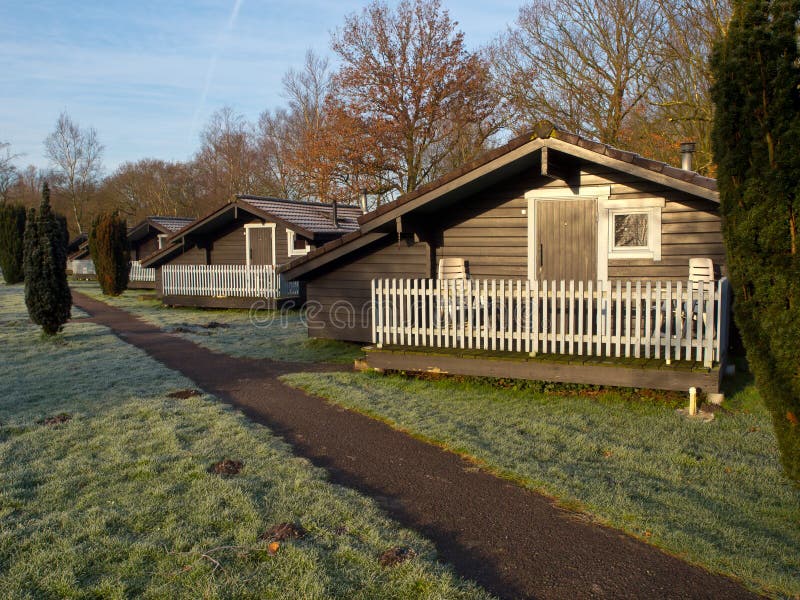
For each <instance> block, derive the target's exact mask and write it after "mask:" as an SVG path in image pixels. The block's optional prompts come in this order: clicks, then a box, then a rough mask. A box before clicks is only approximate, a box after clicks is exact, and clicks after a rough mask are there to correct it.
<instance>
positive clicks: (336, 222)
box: [331, 200, 339, 227]
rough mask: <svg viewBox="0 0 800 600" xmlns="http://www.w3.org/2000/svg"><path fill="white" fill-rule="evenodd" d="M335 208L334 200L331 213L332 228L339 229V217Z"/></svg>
mask: <svg viewBox="0 0 800 600" xmlns="http://www.w3.org/2000/svg"><path fill="white" fill-rule="evenodd" d="M337 208H338V207H337V205H336V200H334V201H333V210H332V211H331V214H332V216H333V226H334V227H339V215H338V210H337Z"/></svg>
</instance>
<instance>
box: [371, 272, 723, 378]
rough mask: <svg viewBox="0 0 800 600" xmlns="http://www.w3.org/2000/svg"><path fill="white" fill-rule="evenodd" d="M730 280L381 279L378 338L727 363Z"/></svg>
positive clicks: (375, 304)
mask: <svg viewBox="0 0 800 600" xmlns="http://www.w3.org/2000/svg"><path fill="white" fill-rule="evenodd" d="M729 295H730V290H729V283H728V280H727V279H725V278H723V279H721V280H720V281H717V282H700V283H690V282H686V281H683V282H682V281H678V282H673V281H663V282H662V281H656V282H649V281H648V282H639V281H637V282H634V283H632V282H630V281H628V282H621V281H614V282H609V281H588V282H583V281H578V282H575V281H566V282H565V281H519V280H474V279H466V280H449V281H437V280H432V279H373V280H372V311H373V313H372V314H373V318H372V320H373V343H375V344H377V345H378V347H381V346H383V345H403V346H421V347H432V348H463V349H476V350H499V351H512V352H526V353H529V354H537V353H542V354H567V355H577V356H584V355H585V356H604V357H616V358H622V357H635V358H654V359H662V360H666V361H668V362H669V361H671V360H692V361H702V362H703V364H704V365H705V366H711V365H712V364H713V363H714V362H721V360H722V358H724V352H725V349H726V347H727V337H728V327H729V320H730V314H729V313H730V301H729Z"/></svg>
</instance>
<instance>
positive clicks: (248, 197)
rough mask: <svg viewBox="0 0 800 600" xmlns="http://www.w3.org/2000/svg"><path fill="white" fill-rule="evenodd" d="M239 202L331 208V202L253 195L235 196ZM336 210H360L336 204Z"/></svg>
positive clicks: (352, 206)
mask: <svg viewBox="0 0 800 600" xmlns="http://www.w3.org/2000/svg"><path fill="white" fill-rule="evenodd" d="M236 197H237V198H239V199H240V200H244V201H247V200H264V201H267V202H281V203H283V204H295V205H304V206H311V207H320V208H330V207H331V206H333V204H332V203H331V202H319V201H315V200H291V199H289V198H276V197H274V196H257V195H255V194H236ZM336 205H337V207H338V208H360V206H359V205H358V204H341V203H339V202H337V204H336Z"/></svg>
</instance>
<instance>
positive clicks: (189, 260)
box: [167, 247, 206, 265]
mask: <svg viewBox="0 0 800 600" xmlns="http://www.w3.org/2000/svg"><path fill="white" fill-rule="evenodd" d="M167 264H170V265H204V264H206V251H205V250H203V249H201V248H197V247H192V248H189V249H188V250H187V251H186V252H183V253H181V254H179V255H178V256H176V257H175V258H173V259H172V260H171V261H169V263H167Z"/></svg>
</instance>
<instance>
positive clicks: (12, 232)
mask: <svg viewBox="0 0 800 600" xmlns="http://www.w3.org/2000/svg"><path fill="white" fill-rule="evenodd" d="M24 236H25V207H24V206H22V205H20V204H5V205H3V206H0V269H2V270H3V279H5V281H6V283H7V284H9V285H11V284H14V283H19V282H20V281H22V279H23V277H24V271H23V268H22V254H23V252H22V250H23V238H24Z"/></svg>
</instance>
